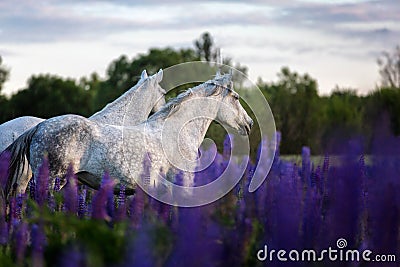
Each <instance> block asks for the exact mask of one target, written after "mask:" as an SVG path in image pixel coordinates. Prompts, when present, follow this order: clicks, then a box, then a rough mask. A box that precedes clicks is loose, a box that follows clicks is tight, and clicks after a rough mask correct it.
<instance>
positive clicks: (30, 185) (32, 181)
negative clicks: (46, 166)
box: [28, 179, 36, 199]
mask: <svg viewBox="0 0 400 267" xmlns="http://www.w3.org/2000/svg"><path fill="white" fill-rule="evenodd" d="M28 188H29V198H30V199H35V195H36V193H35V192H36V182H35V179H30V180H29V182H28Z"/></svg>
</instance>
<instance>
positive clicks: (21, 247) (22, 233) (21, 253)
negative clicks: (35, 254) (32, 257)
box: [13, 222, 28, 266]
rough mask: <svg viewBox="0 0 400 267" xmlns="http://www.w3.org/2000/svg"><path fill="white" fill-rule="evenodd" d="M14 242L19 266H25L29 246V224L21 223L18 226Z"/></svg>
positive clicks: (14, 233)
mask: <svg viewBox="0 0 400 267" xmlns="http://www.w3.org/2000/svg"><path fill="white" fill-rule="evenodd" d="M13 241H14V250H15V255H16V258H17V264H18V265H19V266H23V262H24V259H25V251H26V247H27V244H28V224H27V223H26V222H20V223H18V224H17V225H16V227H15V230H14V232H13Z"/></svg>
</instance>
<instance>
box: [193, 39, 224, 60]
mask: <svg viewBox="0 0 400 267" xmlns="http://www.w3.org/2000/svg"><path fill="white" fill-rule="evenodd" d="M194 46H195V48H196V53H197V56H198V57H199V58H200V59H201V60H205V61H216V60H217V57H218V49H217V48H215V47H214V40H213V38H212V36H211V34H210V33H208V32H205V33H203V34H202V35H201V37H200V38H199V39H198V40H196V41H194Z"/></svg>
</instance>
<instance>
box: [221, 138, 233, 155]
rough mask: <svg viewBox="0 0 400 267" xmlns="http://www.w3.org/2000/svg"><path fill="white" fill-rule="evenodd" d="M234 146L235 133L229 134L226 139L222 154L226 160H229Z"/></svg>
mask: <svg viewBox="0 0 400 267" xmlns="http://www.w3.org/2000/svg"><path fill="white" fill-rule="evenodd" d="M232 148H233V135H232V134H227V135H226V136H225V139H224V150H223V152H222V156H223V159H224V160H228V159H229V157H230V156H231V153H232Z"/></svg>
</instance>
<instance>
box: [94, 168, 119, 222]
mask: <svg viewBox="0 0 400 267" xmlns="http://www.w3.org/2000/svg"><path fill="white" fill-rule="evenodd" d="M113 189H114V181H113V180H112V179H111V177H110V176H109V174H108V173H105V174H104V176H103V179H102V181H101V186H100V189H99V190H98V191H97V193H96V194H95V195H94V197H93V202H92V218H94V219H98V220H107V221H109V220H110V219H111V218H110V216H109V215H108V214H107V201H108V196H109V195H110V194H113Z"/></svg>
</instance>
